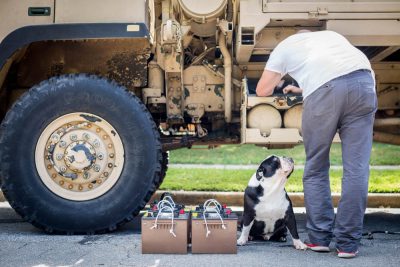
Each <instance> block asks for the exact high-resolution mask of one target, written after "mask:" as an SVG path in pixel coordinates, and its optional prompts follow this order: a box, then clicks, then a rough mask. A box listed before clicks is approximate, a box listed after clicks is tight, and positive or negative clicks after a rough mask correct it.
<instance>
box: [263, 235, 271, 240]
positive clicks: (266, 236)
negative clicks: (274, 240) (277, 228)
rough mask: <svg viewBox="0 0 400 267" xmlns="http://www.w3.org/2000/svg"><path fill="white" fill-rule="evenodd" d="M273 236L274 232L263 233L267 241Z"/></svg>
mask: <svg viewBox="0 0 400 267" xmlns="http://www.w3.org/2000/svg"><path fill="white" fill-rule="evenodd" d="M271 236H272V234H265V235H263V239H264V240H265V241H268V240H269V239H270V238H271Z"/></svg>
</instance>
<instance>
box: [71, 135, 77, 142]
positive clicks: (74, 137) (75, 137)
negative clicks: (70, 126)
mask: <svg viewBox="0 0 400 267" xmlns="http://www.w3.org/2000/svg"><path fill="white" fill-rule="evenodd" d="M70 139H71V141H76V140H77V139H78V136H76V134H71V136H70Z"/></svg>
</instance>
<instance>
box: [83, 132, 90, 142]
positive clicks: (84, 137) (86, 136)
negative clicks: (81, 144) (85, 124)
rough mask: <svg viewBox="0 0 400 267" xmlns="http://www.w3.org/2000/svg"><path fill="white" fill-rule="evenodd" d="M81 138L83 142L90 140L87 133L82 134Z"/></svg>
mask: <svg viewBox="0 0 400 267" xmlns="http://www.w3.org/2000/svg"><path fill="white" fill-rule="evenodd" d="M82 137H83V139H85V140H89V139H90V135H89V134H87V133H84V134H83V135H82Z"/></svg>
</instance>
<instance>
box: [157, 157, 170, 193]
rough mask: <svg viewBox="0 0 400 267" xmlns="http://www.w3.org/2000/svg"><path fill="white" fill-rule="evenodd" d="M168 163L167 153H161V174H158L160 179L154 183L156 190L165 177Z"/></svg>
mask: <svg viewBox="0 0 400 267" xmlns="http://www.w3.org/2000/svg"><path fill="white" fill-rule="evenodd" d="M168 163H169V151H166V152H163V153H162V162H161V174H160V179H159V180H158V182H157V183H156V188H157V190H158V189H159V188H160V186H161V184H162V183H163V182H164V178H165V176H166V175H167V171H168Z"/></svg>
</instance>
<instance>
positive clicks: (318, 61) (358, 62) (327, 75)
mask: <svg viewBox="0 0 400 267" xmlns="http://www.w3.org/2000/svg"><path fill="white" fill-rule="evenodd" d="M265 69H266V70H270V71H274V72H278V73H280V74H281V75H282V76H284V75H286V74H289V75H290V76H291V77H293V78H294V79H295V80H296V81H297V83H298V84H299V87H300V88H302V89H303V97H304V99H305V98H306V97H307V96H309V95H310V94H311V93H313V92H314V91H315V90H317V89H318V88H319V87H320V86H322V85H323V84H325V83H327V82H328V81H330V80H332V79H334V78H337V77H339V76H342V75H345V74H348V73H350V72H353V71H356V70H359V69H367V70H370V71H371V73H373V72H372V69H371V64H370V62H369V60H368V58H367V57H366V56H365V55H364V54H363V53H362V52H361V51H360V50H358V49H357V48H356V47H354V46H353V45H352V44H350V42H349V41H347V39H346V38H345V37H343V36H342V35H340V34H338V33H336V32H333V31H319V32H303V33H297V34H294V35H291V36H289V37H288V38H286V39H285V40H283V41H282V42H280V43H279V44H278V45H277V46H276V47H275V49H274V50H273V51H272V53H271V55H270V57H269V59H268V62H267V64H266V66H265Z"/></svg>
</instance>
